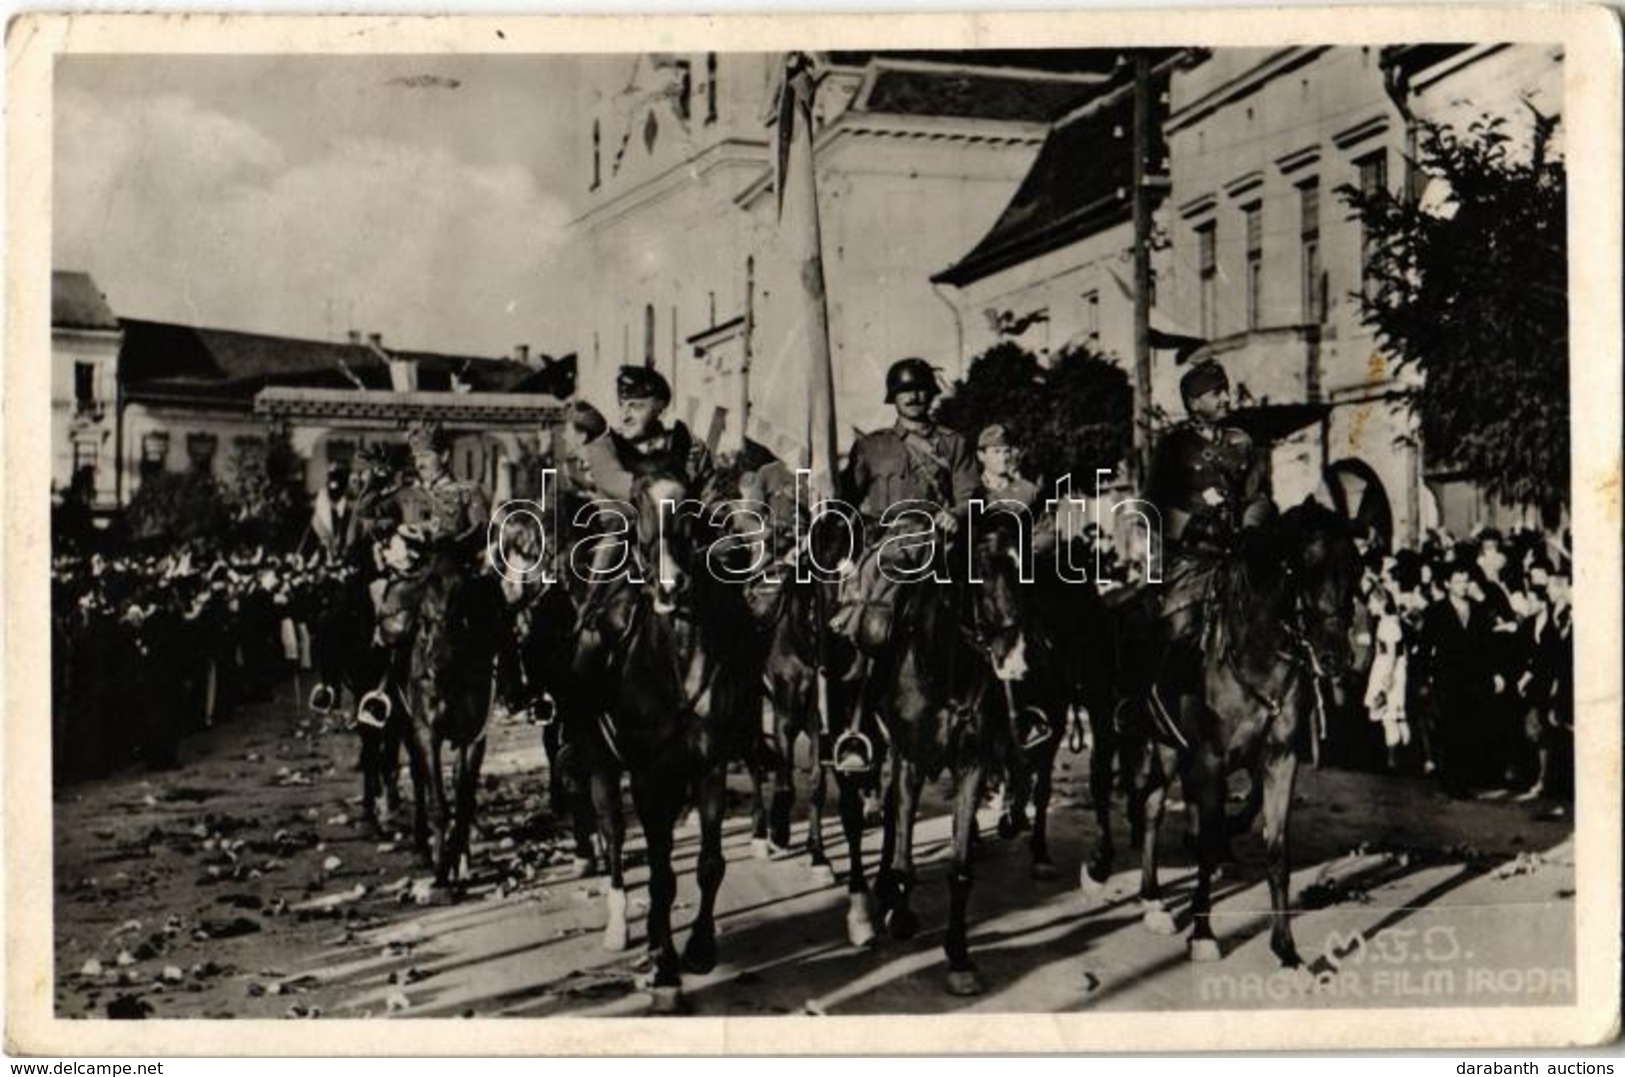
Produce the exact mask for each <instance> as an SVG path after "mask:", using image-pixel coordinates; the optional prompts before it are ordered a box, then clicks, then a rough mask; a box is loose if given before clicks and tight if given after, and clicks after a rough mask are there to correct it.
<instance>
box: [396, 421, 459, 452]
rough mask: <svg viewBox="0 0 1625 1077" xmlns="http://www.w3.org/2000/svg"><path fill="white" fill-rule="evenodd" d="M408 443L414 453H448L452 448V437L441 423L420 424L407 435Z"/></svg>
mask: <svg viewBox="0 0 1625 1077" xmlns="http://www.w3.org/2000/svg"><path fill="white" fill-rule="evenodd" d="M406 443H407V445H409V446H411V448H412V451H413V452H415V453H416V452H446V451H448V450H449V449H450V448H451V435H450V434H447V433H446V429H445V427H443V426H441V425H440V424H439V423H418V424H417V425H416V426H414V427H412V429H411V430H410V431H408V432H407V435H406Z"/></svg>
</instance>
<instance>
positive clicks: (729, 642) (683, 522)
mask: <svg viewBox="0 0 1625 1077" xmlns="http://www.w3.org/2000/svg"><path fill="white" fill-rule="evenodd" d="M639 487H640V488H639V489H638V490H637V491H636V492H635V495H634V502H633V504H632V505H631V506H630V507H631V508H632V510H633V512H634V514H635V516H636V521H637V526H636V534H637V542H636V544H635V545H634V547H633V551H632V552H633V553H634V554H635V560H636V562H637V567H636V568H635V570H634V572H633V574H631V575H628V574H620V575H619V576H618V577H617V578H616V579H614V580H613V581H611V582H603V583H599V584H597V585H596V588H597V589H596V590H595V593H594V594H593V595H592V596H591V599H590V601H589V603H588V606H587V609H586V610H585V611H584V612H583V618H582V623H581V633H582V640H583V645H582V647H581V649H580V650H579V651H578V653H577V667H576V670H575V673H576V676H577V677H578V678H580V679H581V683H583V684H584V685H587V686H589V692H590V694H589V697H588V698H589V700H590V703H589V704H588V705H585V706H583V707H581V708H577V709H576V711H575V714H576V717H577V721H578V723H579V727H578V728H576V729H573V730H571V732H570V735H571V737H572V739H573V740H574V741H575V743H576V744H577V745H578V747H580V748H581V749H583V750H584V751H585V754H586V757H587V764H588V768H589V771H590V773H591V775H592V777H591V784H592V794H593V804H594V807H595V809H596V811H597V814H598V823H599V834H600V838H601V840H602V842H603V847H604V850H605V855H606V861H607V863H606V867H607V870H608V874H609V888H608V891H607V894H606V904H607V911H608V922H607V924H606V926H605V929H604V945H605V946H606V948H608V949H611V950H624V949H625V948H626V947H627V945H628V928H627V919H626V913H627V897H626V880H625V866H624V862H623V845H624V841H625V823H624V819H623V817H622V810H621V775H622V774H623V773H624V774H625V775H627V776H628V777H629V779H630V784H631V791H632V801H633V805H634V808H635V810H636V812H637V816H638V821H639V823H640V824H641V826H642V829H643V834H644V840H645V842H646V845H647V850H648V863H649V913H648V945H649V951H650V955H651V958H652V960H653V966H654V967H653V978H652V985H651V987H652V991H651V1009H652V1011H653V1012H656V1013H674V1012H679V1011H680V1010H681V1008H682V1006H683V1000H682V972H683V971H684V970H687V971H690V972H694V973H701V974H703V973H706V972H709V971H710V970H711V969H712V968H714V967H715V965H716V960H717V945H716V923H715V914H716V898H717V892H718V890H719V889H720V887H721V885H722V880H723V876H724V875H725V873H726V870H727V861H726V860H725V859H724V857H723V854H722V820H723V815H724V812H725V809H726V804H725V788H724V781H725V778H726V768H727V765H728V763H729V762H731V761H733V760H738V759H743V758H745V756H746V754H747V753H748V751H749V750H750V741H751V737H752V735H753V731H754V730H755V729H756V726H757V722H758V720H759V717H758V716H759V715H760V713H761V707H762V689H761V653H760V651H761V646H760V643H759V641H758V640H757V639H756V638H755V637H754V636H753V635H752V634H750V633H742V632H740V631H739V626H740V624H742V623H743V622H744V618H745V611H744V609H743V608H742V602H743V600H742V596H741V594H740V589H739V587H738V586H737V585H734V584H731V583H727V582H724V581H721V580H718V579H716V578H715V577H714V576H713V575H712V573H711V572H710V571H708V566H707V565H706V564H705V563H704V556H703V555H704V547H705V545H706V544H705V543H704V542H703V541H702V540H703V539H704V538H705V537H706V533H707V527H706V525H704V524H703V523H702V522H701V521H700V520H699V519H697V518H696V517H694V516H692V515H687V514H684V515H676V514H674V516H675V517H676V518H674V519H672V520H669V521H662V519H661V513H662V511H663V510H662V509H661V507H660V506H661V504H662V502H667V503H676V502H677V501H679V500H681V498H682V488H681V486H679V485H678V484H676V483H674V482H672V481H670V480H668V479H664V478H658V477H656V478H652V479H645V480H640V481H639ZM663 522H664V523H665V524H666V526H664V527H663V526H662V523H663ZM589 715H591V716H592V719H595V720H592V719H588V717H587V716H589ZM691 803H692V804H693V805H694V806H696V807H697V808H698V811H699V824H700V850H699V858H698V863H697V867H696V875H697V878H698V881H699V884H700V904H699V909H698V912H697V914H696V916H695V919H694V924H693V927H692V929H691V931H690V934H689V938H688V942H687V945H686V946H685V947H684V950H683V954H682V957H681V959H679V957H678V953H677V949H676V946H675V944H674V941H673V933H672V925H671V913H672V904H673V901H674V900H675V898H676V893H677V879H676V874H675V872H674V871H673V868H672V847H673V841H674V832H675V830H676V826H677V822H678V820H679V818H680V817H681V816H682V815H683V813H684V810H685V808H687V807H688V806H689V805H690V804H691Z"/></svg>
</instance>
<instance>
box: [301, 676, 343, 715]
mask: <svg viewBox="0 0 1625 1077" xmlns="http://www.w3.org/2000/svg"><path fill="white" fill-rule="evenodd" d="M337 703H338V697H337V695H336V693H334V691H333V689H331V688H329V687H328V686H327V685H325V684H320V683H318V684H317V685H316V687H314V688H312V689H311V690H310V699H309V700H308V701H307V706H309V707H310V709H311V710H312V711H314V712H316V713H317V714H331V713H332V712H333V707H334V705H335V704H337Z"/></svg>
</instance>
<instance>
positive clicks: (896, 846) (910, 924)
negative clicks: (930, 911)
mask: <svg viewBox="0 0 1625 1077" xmlns="http://www.w3.org/2000/svg"><path fill="white" fill-rule="evenodd" d="M897 769H898V770H899V771H900V772H901V774H900V776H899V777H898V778H897V780H896V781H895V785H896V788H897V791H898V797H897V809H896V818H895V819H894V820H893V822H894V825H893V827H892V829H893V830H894V831H895V832H896V834H897V839H896V841H895V842H894V843H893V844H892V856H891V861H890V865H891V875H890V881H891V889H892V902H891V905H890V908H889V909H888V910H887V913H886V930H887V931H889V932H890V933H891V937H892V938H894V939H911V938H913V937H914V934H915V932H917V931H919V929H920V919H919V917H917V916H915V915H914V910H913V909H912V908H910V907H909V895H910V893H911V892H912V891H913V890H914V820H915V817H916V816H917V815H918V814H919V811H920V793H921V791H922V790H923V789H924V787H925V775H924V773H923V772H921V771H920V769H919V768H918V767H916V766H915V765H914V763H913V762H912V761H911V760H908V759H903V758H899V759H898V763H897ZM975 821H976V815H975V812H972V813H971V815H970V817H969V820H968V821H967V823H966V826H965V832H964V834H963V835H959V836H957V837H961V838H962V839H963V840H964V842H965V843H966V848H967V850H968V849H969V847H970V842H971V840H972V835H973V834H974V833H975V827H974V825H973V824H974V823H975ZM967 855H968V854H967Z"/></svg>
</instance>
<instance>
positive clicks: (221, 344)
mask: <svg viewBox="0 0 1625 1077" xmlns="http://www.w3.org/2000/svg"><path fill="white" fill-rule="evenodd" d="M122 324H123V327H124V345H123V349H122V350H121V352H120V355H119V376H120V379H121V380H122V381H123V383H124V391H125V394H126V395H127V396H128V397H130V398H132V399H138V400H139V399H141V398H143V397H147V398H151V397H157V396H162V397H185V398H196V399H198V400H199V401H200V402H201V401H205V400H207V401H214V402H218V403H223V404H237V405H241V406H245V407H252V406H253V402H254V394H255V393H257V392H259V390H261V389H263V388H265V387H266V386H270V385H287V386H308V387H327V388H334V389H344V388H363V387H364V388H368V389H388V388H389V387H390V380H389V370H388V367H387V365H386V364H385V362H384V361H383V360H382V359H381V358H379V357H378V355H377V354H376V353H375V352H374V351H373V350H372V349H371V348H370V347H368V346H366V345H364V344H335V343H328V342H325V341H318V340H298V339H294V338H290V337H275V336H268V335H265V334H261V333H244V332H239V331H237V330H231V329H208V328H199V327H195V326H189V325H176V324H173V323H170V322H151V321H141V320H137V319H125V320H124V321H123V323H122ZM390 354H391V355H393V356H395V357H396V358H399V359H414V360H416V361H417V363H418V388H419V389H421V390H425V391H433V390H447V389H450V388H451V387H452V377H453V375H456V376H457V377H458V379H459V380H460V381H461V382H463V383H465V384H468V385H470V386H471V387H472V388H473V389H474V390H475V391H481V392H508V391H510V390H511V389H512V388H513V387H514V386H515V385H517V384H518V383H519V382H520V381H522V380H523V379H524V378H525V377H526V376H528V375H529V374H530V373H531V371H530V370H529V368H527V367H525V366H522V365H521V364H519V363H516V362H514V361H512V360H509V359H484V358H479V357H475V356H458V355H440V354H436V353H432V352H406V351H394V350H391V351H390ZM357 381H359V382H360V383H361V384H360V385H359V386H358V385H357V384H356V382H357Z"/></svg>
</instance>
